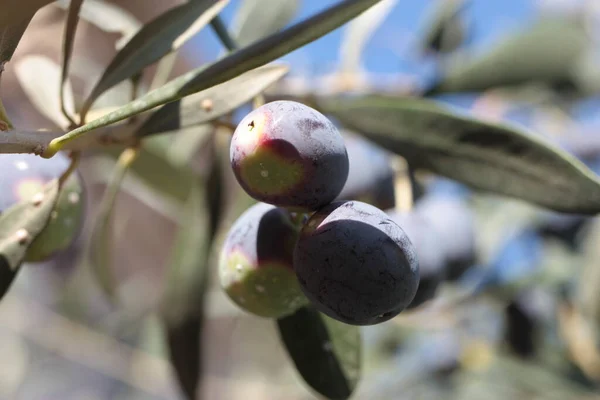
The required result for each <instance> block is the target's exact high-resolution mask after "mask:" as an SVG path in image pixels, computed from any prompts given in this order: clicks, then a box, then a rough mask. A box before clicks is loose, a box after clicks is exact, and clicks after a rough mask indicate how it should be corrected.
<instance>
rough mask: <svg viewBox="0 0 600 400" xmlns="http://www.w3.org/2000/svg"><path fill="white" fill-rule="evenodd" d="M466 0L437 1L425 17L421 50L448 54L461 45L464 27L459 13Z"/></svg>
mask: <svg viewBox="0 0 600 400" xmlns="http://www.w3.org/2000/svg"><path fill="white" fill-rule="evenodd" d="M466 1H467V0H438V1H437V2H435V3H434V5H433V7H432V9H431V13H430V14H429V15H428V16H427V18H426V21H425V24H424V29H423V39H422V44H421V46H422V49H423V50H424V51H425V52H427V51H433V52H439V53H450V52H452V51H454V50H456V49H457V48H458V47H460V45H461V44H462V43H463V40H464V36H465V31H464V30H465V27H464V25H463V20H462V19H461V15H460V14H461V12H462V11H463V9H464V7H465V3H466Z"/></svg>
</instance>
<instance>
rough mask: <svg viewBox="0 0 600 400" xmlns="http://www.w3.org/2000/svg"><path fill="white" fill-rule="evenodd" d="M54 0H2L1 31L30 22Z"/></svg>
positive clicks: (0, 9) (0, 3) (0, 12)
mask: <svg viewBox="0 0 600 400" xmlns="http://www.w3.org/2000/svg"><path fill="white" fill-rule="evenodd" d="M51 2H52V0H0V31H3V30H4V29H5V28H6V27H7V26H18V25H21V24H22V23H24V22H25V21H30V20H31V19H32V18H33V16H34V15H35V13H36V12H37V11H38V10H39V9H40V8H42V7H44V6H45V5H47V4H50V3H51Z"/></svg>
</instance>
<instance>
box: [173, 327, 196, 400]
mask: <svg viewBox="0 0 600 400" xmlns="http://www.w3.org/2000/svg"><path fill="white" fill-rule="evenodd" d="M202 325H203V324H202V319H201V318H199V317H192V318H187V319H186V320H185V321H184V322H182V323H180V324H178V325H175V326H167V327H166V337H167V345H168V347H169V357H170V360H171V364H172V365H173V368H174V369H175V373H176V375H177V380H178V382H179V385H180V387H181V389H182V391H183V393H184V394H185V396H186V399H188V400H194V399H196V391H197V389H198V381H199V376H200V369H201V361H202V360H201V359H200V358H201V351H202V343H201V341H202V336H201V331H202Z"/></svg>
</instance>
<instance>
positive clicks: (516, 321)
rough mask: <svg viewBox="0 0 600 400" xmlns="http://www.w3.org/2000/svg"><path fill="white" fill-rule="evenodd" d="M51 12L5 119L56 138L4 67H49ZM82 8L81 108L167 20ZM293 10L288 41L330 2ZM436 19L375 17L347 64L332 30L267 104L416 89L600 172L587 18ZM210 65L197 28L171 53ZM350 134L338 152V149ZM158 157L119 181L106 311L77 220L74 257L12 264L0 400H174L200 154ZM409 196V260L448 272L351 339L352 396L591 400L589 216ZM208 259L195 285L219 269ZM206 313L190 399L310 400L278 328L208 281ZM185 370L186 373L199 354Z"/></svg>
mask: <svg viewBox="0 0 600 400" xmlns="http://www.w3.org/2000/svg"><path fill="white" fill-rule="evenodd" d="M245 1H247V2H252V1H251V0H245ZM282 1H283V0H282ZM59 3H61V2H56V3H53V4H50V5H49V6H47V7H45V8H43V9H42V10H40V11H39V12H38V14H36V16H35V18H34V20H33V21H32V23H31V25H30V27H29V29H28V30H27V32H26V33H25V35H24V37H23V39H22V42H21V44H20V45H19V47H18V49H17V51H16V53H15V56H14V58H13V60H12V61H11V64H9V65H8V66H7V69H6V72H5V73H4V75H3V81H2V83H3V87H2V91H3V94H4V97H3V98H4V99H5V103H6V104H5V105H6V108H7V111H8V114H9V115H10V116H11V118H12V120H13V123H15V125H17V126H19V127H20V128H22V129H32V130H33V129H56V123H55V121H52V120H51V119H50V118H48V116H47V115H45V114H44V112H43V111H40V108H39V107H36V106H34V105H33V104H32V102H31V100H30V97H31V94H30V92H31V90H32V89H31V85H28V82H29V83H31V82H30V80H29V78H31V76H28V75H27V74H26V73H24V72H19V67H18V66H19V65H20V62H21V61H22V60H24V59H26V57H27V56H29V55H33V54H40V55H44V56H45V57H48V58H49V59H51V60H53V61H54V62H55V63H57V64H58V65H60V58H61V46H62V32H63V24H64V21H65V15H66V14H65V12H64V9H65V4H66V2H63V3H61V4H59ZM85 3H87V1H86V2H85ZM85 3H84V4H85ZM94 3H103V7H104V9H105V10H110V12H114V14H109V13H107V14H106V18H105V20H107V21H112V24H110V23H107V22H106V21H105V22H104V24H105V25H104V29H103V28H102V26H101V25H102V24H103V22H101V20H102V18H100V17H98V15H95V17H94V12H93V11H89V13H88V14H86V13H85V12H84V13H82V19H81V21H80V26H79V29H78V32H77V36H76V44H75V50H74V52H73V54H74V55H73V59H72V66H71V83H72V85H73V90H74V93H75V97H76V100H77V99H81V98H82V97H83V96H84V94H86V93H88V91H89V90H90V88H91V87H92V86H93V84H94V83H95V82H96V81H97V79H98V78H99V76H100V75H101V73H102V71H103V68H104V67H105V66H106V65H107V64H108V62H109V61H110V59H111V58H112V57H113V56H114V54H115V52H116V43H118V41H119V40H120V39H122V38H123V36H124V35H125V34H127V33H131V32H135V30H136V29H139V26H141V24H144V23H146V22H148V21H150V20H152V19H153V18H154V17H155V16H157V15H159V14H160V13H162V12H164V11H165V10H167V9H169V8H170V7H173V6H174V5H176V4H178V3H180V2H179V1H174V0H122V1H106V2H99V1H94ZM241 3H242V1H239V0H238V1H234V0H232V1H231V2H230V3H229V5H227V6H226V8H225V9H224V11H223V13H222V15H223V18H224V20H225V22H226V23H227V24H228V25H231V26H235V24H236V15H237V12H238V11H239V7H240V5H241ZM297 3H298V8H297V10H296V14H295V17H294V18H293V19H292V21H291V22H290V24H293V23H295V22H297V21H300V20H302V19H304V18H307V17H308V16H310V15H312V14H314V13H316V12H318V11H320V10H322V9H325V8H327V7H329V6H331V5H332V4H335V3H336V2H334V1H317V0H301V1H298V2H297ZM450 3H452V1H450V0H446V1H434V0H397V1H386V2H385V7H382V8H381V9H382V10H383V11H381V13H380V14H381V15H380V17H379V21H380V24H379V25H378V24H374V25H373V31H372V35H371V36H370V37H369V38H368V42H367V43H366V44H365V46H364V51H363V53H362V56H361V58H360V59H358V60H357V59H356V57H355V56H354V55H353V52H352V48H353V46H352V43H350V44H348V42H347V38H348V35H350V33H349V32H348V29H347V28H346V27H343V28H341V29H338V30H336V31H334V32H332V33H331V34H329V35H327V36H325V37H323V38H321V39H319V40H317V41H316V42H313V43H311V44H309V45H307V46H305V47H303V48H301V49H299V50H297V51H294V52H293V53H291V54H289V55H287V56H286V57H283V61H286V62H289V64H290V67H291V69H290V72H289V73H288V75H287V76H286V77H284V78H283V79H282V80H281V81H280V82H278V83H277V84H276V85H274V87H273V88H271V89H270V90H269V95H273V96H282V95H303V94H306V93H335V92H340V91H350V92H368V91H373V90H374V91H385V92H389V93H397V94H403V93H415V92H416V93H419V92H420V91H423V90H425V89H426V88H429V89H428V90H429V91H430V93H429V96H430V97H432V98H434V99H436V100H439V101H440V102H443V103H445V104H447V105H449V106H451V107H453V108H455V109H456V110H457V111H458V112H460V113H468V114H471V115H475V116H477V117H479V118H483V119H488V120H490V121H505V122H509V123H511V124H517V125H519V126H521V127H524V128H526V129H527V130H528V131H531V132H532V134H538V135H541V136H543V137H545V138H546V139H548V140H551V141H553V142H554V143H556V144H558V145H560V146H561V147H563V148H564V149H566V150H567V151H570V152H571V153H572V154H574V155H575V156H577V157H579V158H580V159H582V160H583V161H584V162H585V163H586V164H588V165H589V166H590V167H591V168H592V169H594V170H595V171H598V172H600V135H599V131H598V128H600V114H599V113H598V112H597V109H598V107H599V106H600V58H599V57H598V56H599V55H600V54H599V53H598V51H599V50H600V2H598V1H597V0H503V1H490V0H465V1H463V2H457V1H455V2H454V3H456V4H457V6H453V5H450V6H448V4H450ZM459 3H460V5H458V4H459ZM444 7H450V8H452V7H458V8H460V12H459V13H457V14H456V15H454V16H453V17H452V18H449V19H448V21H446V22H445V23H444V24H445V25H444V24H442V25H439V26H441V27H442V28H443V29H442V31H443V32H442V33H441V34H440V33H439V32H438V36H437V39H435V40H430V41H429V42H428V43H430V44H431V45H429V46H426V45H425V44H424V43H425V42H426V40H425V39H426V38H427V34H428V33H430V31H429V28H430V27H431V26H433V25H434V22H435V21H436V19H435V17H436V15H440V14H439V13H440V12H441V11H440V10H444ZM84 11H85V8H84ZM86 15H88V16H87V17H86ZM99 21H100V22H99ZM237 23H239V21H238V22H237ZM106 24H108V25H106ZM107 26H108V27H109V28H110V29H109V28H107ZM574 26H576V27H574ZM582 26H583V29H580V27H582ZM440 29H441V28H440ZM531 32H534V33H531ZM540 32H541V33H540ZM580 34H581V35H583V36H584V37H585V40H583V39H581V40H580V36H578V35H580ZM582 40H583V41H584V42H585V45H584V46H583V48H584V49H583V50H582V53H581V54H582V55H581V57H578V58H577V59H576V60H575V59H574V58H573V57H572V56H571V53H570V49H573V48H575V47H577V46H580V44H581V42H582ZM510 41H512V42H510ZM509 42H510V43H512V44H510V45H506V43H509ZM515 43H516V44H515ZM544 49H545V50H544ZM495 51H496V52H497V53H494V52H495ZM223 53H224V49H223V47H222V45H221V44H220V42H219V40H218V38H217V37H216V36H215V35H214V33H213V32H212V30H210V29H208V28H205V29H204V30H202V31H201V32H200V33H199V34H198V35H197V36H196V37H195V38H194V39H193V40H191V41H190V42H189V43H188V44H186V46H185V47H184V48H183V49H182V51H181V53H180V56H179V57H178V59H177V64H176V67H175V69H174V70H173V73H172V76H177V75H179V74H181V73H183V72H184V71H186V70H188V69H190V68H192V67H195V66H198V65H201V64H202V63H205V62H209V61H211V60H214V59H216V58H217V57H219V56H221V55H222V54H223ZM488 57H489V58H488ZM494 57H496V58H494ZM482 60H483V61H482ZM490 60H491V61H490ZM567 62H569V63H570V64H569V65H568V66H565V65H566V63H567ZM11 65H12V67H11ZM563 66H564V68H563ZM21 71H23V70H21ZM565 71H567V72H565ZM151 73H152V71H148V74H145V75H144V77H143V79H142V82H143V83H142V85H148V84H149V82H150V80H151V76H152V75H151ZM146 75H147V76H146ZM444 77H445V78H444ZM28 87H29V89H28ZM431 88H433V89H431ZM33 90H35V86H34V89H33ZM131 90H132V88H131V83H130V82H125V83H123V84H120V85H118V86H116V87H115V88H113V89H111V90H110V91H108V92H107V93H106V94H105V95H103V96H102V97H101V98H100V99H99V101H98V102H97V103H96V104H95V107H96V108H97V109H102V108H103V107H112V106H115V105H119V104H123V103H125V102H127V101H128V100H129V96H130V93H131ZM248 109H249V108H248V107H246V108H244V109H243V110H242V111H241V112H240V113H238V114H239V115H238V114H236V116H234V121H235V120H236V118H239V117H240V116H243V114H244V112H247V111H248ZM347 135H348V136H347V137H348V138H351V136H352V133H349V132H348V133H347ZM154 142H155V143H154V144H152V145H151V146H148V147H147V148H146V149H145V155H144V157H141V158H140V160H139V164H138V167H137V168H134V170H133V171H132V173H131V174H128V176H127V177H126V179H125V181H124V185H123V188H122V190H121V192H120V193H119V195H118V201H117V208H116V210H115V212H114V221H115V223H114V227H113V234H114V235H113V239H114V240H113V242H112V253H111V257H112V258H111V262H110V268H111V269H112V272H113V274H114V276H115V277H116V281H117V282H118V288H117V290H118V292H119V294H120V296H121V301H122V303H121V305H120V306H119V307H115V306H113V305H111V304H110V303H109V302H107V301H106V299H105V297H104V296H103V294H102V293H101V291H100V289H99V288H98V286H97V283H96V282H95V280H94V279H93V278H92V277H91V274H90V268H88V267H89V264H90V260H89V258H88V257H87V255H86V254H87V253H86V251H85V243H86V241H85V238H86V235H87V234H89V230H90V226H89V225H90V224H91V222H90V220H91V218H88V223H86V226H85V227H84V233H83V234H82V235H81V239H80V240H79V241H78V242H77V243H75V244H74V246H73V247H72V248H71V249H70V250H69V251H67V252H66V253H65V254H61V255H60V256H59V257H58V258H57V259H56V260H53V261H52V262H49V263H44V264H28V265H25V266H24V268H23V269H22V271H21V272H20V274H19V277H18V279H17V280H16V281H15V283H14V284H13V286H12V288H11V290H10V292H9V293H8V294H7V295H6V296H5V298H4V299H3V300H2V302H0V354H2V361H1V362H0V399H3V400H4V399H6V400H53V399H56V400H58V399H61V400H71V399H72V400H75V399H77V400H96V399H98V400H101V399H127V400H129V399H131V400H133V399H154V400H166V399H184V398H185V397H184V394H183V392H182V391H181V389H180V387H179V385H178V383H177V378H176V374H175V372H174V371H173V369H172V367H171V365H170V363H169V359H168V349H167V347H166V344H165V332H164V329H163V327H162V325H161V324H160V322H159V320H158V319H157V316H156V315H155V313H154V311H155V310H156V308H157V307H158V302H159V298H160V295H161V293H162V292H163V290H164V282H165V276H166V274H167V269H168V266H169V260H170V258H169V257H170V254H171V253H170V252H171V247H172V245H173V243H174V240H175V236H176V232H177V215H178V211H179V209H180V208H181V201H180V199H181V196H178V193H180V188H178V186H177V184H178V182H177V179H179V178H178V177H180V178H181V182H180V183H181V185H185V182H184V181H183V176H185V174H187V173H193V174H197V175H199V176H202V177H204V178H205V179H208V175H209V174H210V172H207V171H208V170H209V169H208V168H207V166H206V165H205V164H206V162H205V159H206V157H205V153H203V150H202V148H201V146H198V147H194V148H192V150H194V151H193V152H192V154H186V157H188V158H187V159H189V161H190V162H189V163H188V164H187V165H186V166H185V167H186V169H185V171H184V170H183V169H178V168H182V167H181V166H180V165H171V164H172V160H173V156H172V154H177V156H176V157H175V158H177V157H180V156H181V154H183V153H182V151H183V152H184V153H185V150H186V148H185V147H187V146H184V147H182V146H179V148H175V146H171V145H172V143H170V144H169V146H171V147H170V148H169V149H170V150H169V151H171V152H175V153H169V152H168V151H167V152H165V151H158V150H156V149H157V148H160V149H162V150H164V146H167V144H165V141H164V140H161V139H157V140H155V141H154ZM353 146H354V145H353ZM356 148H357V150H356V151H355V152H354V153H353V154H355V156H354V157H355V158H352V157H353V156H352V154H351V170H352V169H354V170H355V171H360V170H361V169H365V168H366V167H368V166H372V163H373V160H374V159H375V158H376V159H378V160H379V159H381V160H383V164H384V167H383V171H384V172H383V174H384V175H385V174H393V163H392V158H391V157H390V156H389V155H388V154H387V153H386V152H385V151H384V150H383V149H380V148H374V147H373V145H370V144H367V143H366V142H364V143H363V142H360V141H359V142H357V144H356ZM153 149H154V150H153ZM196 150H197V151H196ZM177 152H178V153H177ZM369 152H372V153H369ZM188 153H189V152H188ZM115 154H118V152H117V153H110V152H106V153H94V152H91V153H90V154H86V155H85V157H84V160H83V162H82V164H81V168H80V173H81V174H82V177H83V178H84V182H85V184H86V190H87V203H88V204H87V208H88V211H89V212H90V213H93V210H95V209H97V208H98V204H99V202H100V200H101V197H102V193H103V192H104V190H105V189H106V186H107V181H108V179H109V177H110V174H111V171H112V168H113V166H114V163H115ZM165 154H166V155H165ZM169 154H171V156H170V157H171V158H170V157H169ZM366 154H368V156H365V155H366ZM165 165H170V167H169V168H171V169H173V171H174V172H173V174H174V175H172V176H166V175H165V177H166V178H165V179H167V180H169V182H170V183H171V184H170V185H166V186H165V185H162V186H161V176H162V175H161V174H163V172H164V170H165V169H161V168H162V167H159V166H165ZM361 167H362V168H361ZM165 168H166V167H165ZM188 169H189V171H188ZM173 176H174V177H175V181H174V180H173ZM226 180H227V182H228V183H229V186H228V188H229V189H228V190H229V192H228V194H229V195H228V197H227V199H228V200H229V201H231V202H232V203H234V204H237V207H238V208H237V209H236V210H235V211H232V215H230V216H229V218H228V219H226V221H228V222H226V223H224V226H222V227H221V228H222V229H224V230H226V229H227V224H231V222H232V221H233V220H234V219H235V214H236V213H237V214H238V215H239V212H240V210H243V209H244V208H245V206H247V205H248V204H250V203H249V200H248V199H247V198H244V195H243V194H241V193H240V191H239V190H236V189H235V186H236V185H235V182H234V181H233V180H232V176H227V177H226ZM367 180H370V178H369V177H367ZM385 182H387V183H381V185H382V186H383V185H388V184H390V185H393V179H392V180H388V181H385ZM162 183H164V181H162ZM380 189H381V187H380ZM412 192H413V195H414V196H415V209H419V210H420V212H421V213H422V214H423V215H425V216H427V217H428V218H429V219H430V220H432V221H434V222H433V225H434V227H433V228H431V231H429V230H427V231H426V232H423V235H420V233H419V232H418V231H419V229H422V230H425V228H424V227H426V226H430V225H426V224H425V223H424V224H423V225H422V226H421V225H417V226H416V227H415V228H414V229H415V234H414V235H415V236H428V233H430V232H433V231H435V235H439V237H440V238H442V242H443V243H440V241H432V240H429V241H427V240H425V241H424V242H425V243H424V244H423V245H422V246H423V247H422V248H421V250H420V251H422V252H423V254H424V255H427V254H435V253H436V252H440V251H442V250H440V248H441V247H444V248H445V249H451V253H452V257H449V258H447V259H446V260H445V261H444V262H446V263H447V265H445V266H444V268H445V270H446V275H445V276H444V282H442V284H441V285H440V286H439V287H438V291H437V296H436V297H435V298H434V299H433V300H431V301H427V302H425V303H424V304H422V305H420V306H419V307H416V308H414V309H412V310H410V311H409V312H406V313H403V314H401V315H400V316H399V317H398V318H396V319H394V320H392V321H390V322H389V323H385V324H381V325H378V326H372V327H364V328H361V332H362V334H363V339H362V340H363V344H364V349H363V354H362V356H363V359H364V366H363V370H362V374H363V375H362V379H361V382H360V383H359V386H358V389H357V392H356V393H355V395H354V396H353V398H355V399H377V400H379V399H382V400H383V399H557V400H559V399H560V400H565V399H593V398H600V392H598V389H599V386H598V382H600V345H599V343H600V342H599V340H598V338H600V336H598V332H597V329H598V326H599V323H600V297H599V293H600V292H599V290H598V288H599V287H600V272H598V271H600V270H598V269H597V265H596V264H597V262H598V261H597V260H598V256H599V255H600V253H599V251H600V223H599V221H598V220H597V218H590V217H584V216H577V215H564V214H560V213H554V212H549V211H546V210H543V209H540V208H538V207H535V206H532V205H529V204H526V203H524V202H521V201H517V200H512V199H508V198H501V197H499V196H493V195H488V194H480V193H476V192H472V191H470V190H469V189H468V188H466V187H463V186H462V185H460V184H458V183H455V182H452V181H449V180H445V179H441V178H437V177H435V176H431V175H427V174H421V173H419V171H417V172H416V174H415V181H414V182H413V183H412ZM361 194H362V193H361ZM236 196H237V197H236ZM382 196H383V198H381V199H379V198H377V199H375V200H374V201H376V202H378V201H381V203H380V204H382V206H381V207H382V208H386V209H390V210H391V208H393V207H394V204H396V203H397V202H396V200H397V199H394V198H393V197H394V196H393V194H392V198H391V199H390V198H389V196H388V197H385V195H382ZM397 196H398V193H396V197H397ZM375 197H377V196H376V195H375ZM234 208H235V207H234ZM433 234H434V233H431V235H433ZM217 247H218V246H217ZM444 251H448V250H444ZM212 260H213V262H212V263H210V264H209V268H213V269H214V268H215V265H214V257H213V259H212ZM213 277H214V274H213ZM205 314H206V315H205V318H206V320H205V322H204V334H203V346H202V351H201V354H202V360H203V364H204V370H203V372H202V377H201V385H200V390H199V393H198V398H202V399H231V400H237V399H261V400H269V399H273V400H274V399H278V400H279V399H286V400H288V399H289V400H293V399H298V400H301V399H307V400H308V399H313V398H316V397H315V395H314V394H312V393H311V391H310V390H309V389H307V388H306V387H304V386H303V384H302V382H301V380H300V378H299V377H298V375H297V373H296V371H295V369H294V368H293V365H292V364H291V363H290V361H289V359H288V358H287V354H286V353H285V351H284V349H283V347H282V346H281V343H280V340H279V337H278V335H277V332H276V330H275V324H274V322H273V321H270V320H266V319H259V318H256V317H254V316H251V315H247V314H245V313H243V312H242V311H239V310H238V309H237V308H236V307H234V306H233V305H232V303H231V302H230V301H229V299H228V298H226V296H225V295H224V294H223V293H222V292H221V290H220V288H219V286H218V284H217V282H216V280H215V279H212V280H211V284H210V287H209V288H208V295H207V308H206V313H205ZM190 353H191V357H193V356H194V350H193V349H191V350H190ZM198 353H200V352H198Z"/></svg>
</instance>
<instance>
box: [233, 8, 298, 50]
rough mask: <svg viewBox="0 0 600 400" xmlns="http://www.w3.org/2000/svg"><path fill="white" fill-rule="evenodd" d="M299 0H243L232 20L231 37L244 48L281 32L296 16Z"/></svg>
mask: <svg viewBox="0 0 600 400" xmlns="http://www.w3.org/2000/svg"><path fill="white" fill-rule="evenodd" d="M299 3H300V2H299V0H287V1H280V0H244V1H242V4H241V5H240V7H239V8H238V11H237V13H236V15H235V17H234V20H233V29H232V33H233V37H234V38H235V41H236V43H237V45H238V47H245V46H247V45H249V44H251V43H254V42H256V41H257V40H260V39H262V38H264V37H265V36H268V35H271V34H273V33H276V32H279V31H280V30H282V29H283V28H284V27H285V26H286V25H287V24H288V23H289V22H290V21H291V20H292V19H293V18H294V16H295V15H296V13H297V11H298V6H299V5H300V4H299Z"/></svg>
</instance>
